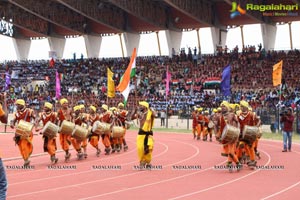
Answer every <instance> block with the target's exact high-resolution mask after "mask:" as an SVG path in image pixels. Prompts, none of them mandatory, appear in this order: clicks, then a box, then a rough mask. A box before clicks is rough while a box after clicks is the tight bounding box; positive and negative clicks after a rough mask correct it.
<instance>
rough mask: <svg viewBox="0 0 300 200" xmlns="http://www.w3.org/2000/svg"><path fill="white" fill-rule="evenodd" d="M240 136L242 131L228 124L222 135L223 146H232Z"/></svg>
mask: <svg viewBox="0 0 300 200" xmlns="http://www.w3.org/2000/svg"><path fill="white" fill-rule="evenodd" d="M239 135H240V129H239V128H237V127H234V126H231V125H229V124H227V125H226V126H225V127H224V130H223V132H222V135H221V139H220V140H221V143H222V144H231V143H234V142H235V141H236V140H237V139H238V138H239Z"/></svg>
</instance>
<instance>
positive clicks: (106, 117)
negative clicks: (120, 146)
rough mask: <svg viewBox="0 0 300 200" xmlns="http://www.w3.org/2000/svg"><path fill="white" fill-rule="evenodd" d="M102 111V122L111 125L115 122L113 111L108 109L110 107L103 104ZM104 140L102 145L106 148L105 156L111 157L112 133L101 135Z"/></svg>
mask: <svg viewBox="0 0 300 200" xmlns="http://www.w3.org/2000/svg"><path fill="white" fill-rule="evenodd" d="M100 110H101V115H100V121H101V122H103V123H108V124H111V123H112V120H113V116H112V113H111V111H109V109H108V105H106V104H103V105H102V106H101V108H100ZM101 138H102V143H103V145H104V146H105V155H109V154H110V151H111V148H110V140H109V138H110V133H109V134H102V135H101Z"/></svg>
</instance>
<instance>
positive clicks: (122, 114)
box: [117, 103, 128, 151]
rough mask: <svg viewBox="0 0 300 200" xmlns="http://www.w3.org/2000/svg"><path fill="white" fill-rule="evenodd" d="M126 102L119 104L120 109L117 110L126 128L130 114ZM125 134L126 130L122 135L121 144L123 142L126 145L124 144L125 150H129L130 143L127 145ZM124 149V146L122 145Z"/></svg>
mask: <svg viewBox="0 0 300 200" xmlns="http://www.w3.org/2000/svg"><path fill="white" fill-rule="evenodd" d="M124 107H125V106H124V104H123V103H119V104H118V110H117V114H118V115H117V117H118V118H119V120H120V121H121V124H122V127H123V128H124V129H126V124H125V123H126V119H127V115H128V111H127V110H126V109H125V108H124ZM125 135H126V131H125V133H124V136H123V137H121V146H122V144H123V145H124V146H123V149H124V151H127V150H128V145H127V142H126V140H125ZM121 149H122V147H121Z"/></svg>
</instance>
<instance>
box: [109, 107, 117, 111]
mask: <svg viewBox="0 0 300 200" xmlns="http://www.w3.org/2000/svg"><path fill="white" fill-rule="evenodd" d="M109 110H110V111H114V110H117V108H116V107H110V108H109Z"/></svg>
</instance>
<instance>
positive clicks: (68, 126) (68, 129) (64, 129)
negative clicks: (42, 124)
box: [59, 120, 75, 135]
mask: <svg viewBox="0 0 300 200" xmlns="http://www.w3.org/2000/svg"><path fill="white" fill-rule="evenodd" d="M74 128H75V124H74V123H72V122H70V121H67V120H64V121H63V122H62V123H61V126H60V129H59V132H60V133H63V134H66V135H72V133H73V130H74Z"/></svg>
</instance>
